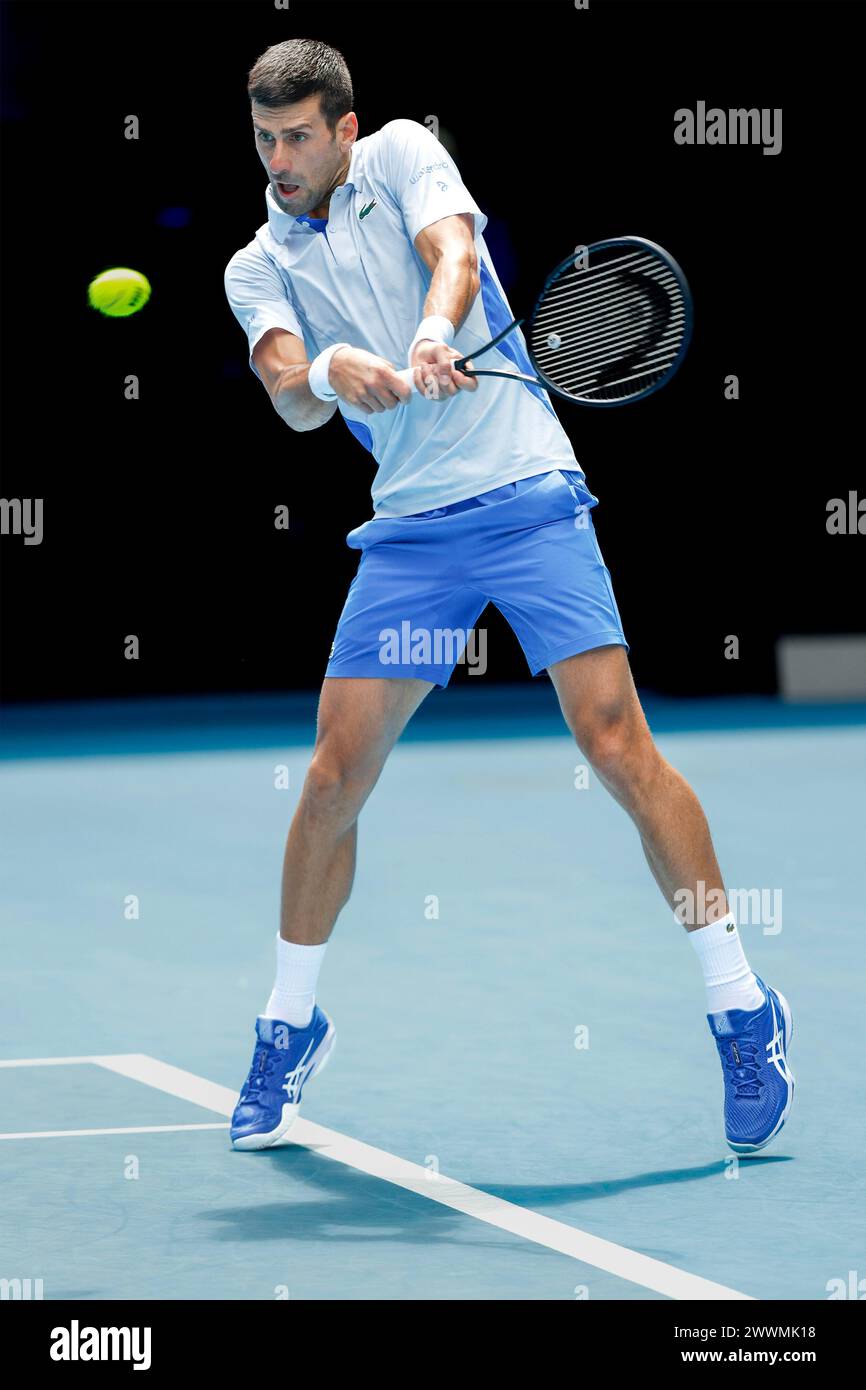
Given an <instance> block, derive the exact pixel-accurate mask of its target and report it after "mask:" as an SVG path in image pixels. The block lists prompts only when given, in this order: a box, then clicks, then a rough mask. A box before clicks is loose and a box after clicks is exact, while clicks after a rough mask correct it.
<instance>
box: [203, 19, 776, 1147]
mask: <svg viewBox="0 0 866 1390" xmlns="http://www.w3.org/2000/svg"><path fill="white" fill-rule="evenodd" d="M247 90H248V95H249V98H250V105H251V114H252V126H253V136H254V139H255V142H256V147H257V150H258V154H259V158H260V159H261V161H262V165H263V167H264V169H265V172H266V174H267V178H268V184H267V189H266V191H265V202H266V210H267V221H266V222H265V223H264V224H263V225H262V226H261V227H260V228H259V230H258V231H257V232H256V234H255V237H254V238H253V240H252V241H250V242H249V243H248V245H246V246H245V247H243V248H242V249H241V250H239V251H237V252H236V254H235V255H233V256H232V258H231V260H230V261H229V263H228V266H227V268H226V273H225V287H226V294H227V296H228V300H229V304H230V305H231V308H232V310H233V312H234V314H235V315H236V317H237V319H238V321H239V322H240V323H241V325H242V326H243V328H244V329H245V331H246V333H247V337H248V341H249V352H250V357H249V363H250V366H251V368H252V370H253V371H254V372H255V374H256V376H257V377H258V378H259V380H260V381H261V382H262V384H263V386H264V387H265V389H266V390H267V393H268V396H269V397H270V401H271V404H272V405H273V407H274V409H275V410H276V411H277V413H278V415H279V416H280V417H281V418H282V419H283V420H284V421H285V423H286V424H287V425H288V427H289V428H290V429H292V430H297V431H307V430H315V429H318V428H319V427H320V426H321V425H324V424H325V423H326V422H327V421H328V420H330V419H331V417H332V415H334V413H335V412H336V411H339V412H340V414H341V415H342V417H343V419H344V420H345V422H346V424H347V426H348V428H349V429H350V430H351V432H352V434H353V435H354V436H355V438H356V440H358V441H360V443H361V444H362V445H363V446H364V447H365V448H366V449H368V450H369V451H370V454H371V455H372V458H373V460H374V461H375V464H376V473H375V477H374V480H373V486H372V497H373V504H374V514H373V517H372V518H371V520H369V521H367V522H365V523H364V524H363V525H362V526H358V527H357V528H356V529H355V530H353V531H350V533H349V535H348V537H347V543H348V545H349V546H350V547H351V548H353V549H355V550H358V551H360V552H361V556H360V561H359V565H358V570H357V573H356V575H355V578H354V579H353V581H352V584H351V586H350V588H349V592H348V596H347V598H346V603H345V606H344V608H343V612H342V614H341V617H340V620H339V623H338V626H337V631H336V635H335V637H334V644H333V647H332V649H331V654H330V659H329V661H328V665H327V668H326V670H325V677H324V683H323V686H322V692H321V698H320V702H319V712H318V728H317V737H316V744H315V749H314V752H313V756H312V760H311V762H310V766H309V769H308V771H307V775H306V779H305V783H304V788H303V791H302V794H301V797H300V801H299V804H298V807H297V810H296V813H295V816H294V819H293V821H292V825H291V828H290V830H289V835H288V841H287V844H286V851H285V860H284V864H283V876H282V903H281V919H280V931H279V934H278V937H277V943H276V944H277V969H276V978H275V981H274V987H273V991H272V993H271V996H270V998H269V1000H268V1002H267V1005H266V1007H265V1009H264V1011H263V1012H262V1014H261V1015H260V1016H259V1018H258V1019H257V1020H256V1044H255V1051H254V1054H253V1061H252V1066H251V1068H250V1072H249V1075H248V1077H247V1079H246V1081H245V1083H244V1085H243V1088H242V1090H241V1094H240V1098H239V1101H238V1104H237V1108H236V1109H235V1112H234V1116H233V1119H232V1125H231V1139H232V1143H233V1144H234V1146H235V1147H236V1148H238V1149H262V1148H267V1147H268V1146H269V1145H272V1144H274V1143H275V1142H276V1141H277V1140H278V1139H280V1138H281V1136H283V1135H284V1134H285V1133H286V1131H287V1130H288V1129H289V1126H290V1125H291V1124H292V1121H293V1120H294V1118H295V1116H296V1115H297V1112H298V1106H299V1104H300V1101H301V1096H302V1092H303V1088H304V1086H305V1084H306V1082H307V1081H308V1080H309V1079H310V1077H312V1076H314V1075H315V1074H316V1073H317V1072H318V1071H320V1070H321V1069H322V1067H323V1066H324V1064H325V1062H326V1061H327V1059H328V1057H329V1055H330V1053H331V1051H332V1049H333V1046H334V1038H335V1031H334V1025H333V1023H332V1022H331V1020H330V1018H329V1017H328V1015H327V1014H325V1013H324V1012H323V1010H322V1009H321V1008H320V1007H319V1006H318V1005H317V1003H316V988H317V980H318V975H319V971H320V969H321V965H322V960H323V957H324V954H325V950H326V946H327V942H328V938H329V937H330V935H331V932H332V930H333V927H334V923H335V921H336V919H337V917H338V915H339V913H340V910H341V909H342V908H343V906H344V905H345V903H346V901H347V899H348V897H349V894H350V892H351V888H352V879H353V875H354V869H355V848H356V835H357V829H356V827H357V821H358V816H359V814H360V811H361V808H362V807H363V805H364V803H365V801H366V800H367V797H368V796H369V795H370V793H371V791H372V790H373V787H374V786H375V784H376V781H377V779H378V777H379V775H380V773H381V772H382V768H383V766H384V764H385V761H386V759H387V757H388V754H389V752H390V751H391V749H392V748H393V746H394V744H395V743H396V741H397V739H398V738H399V736H400V734H401V732H402V730H403V729H404V728H405V726H406V724H407V722H408V721H409V719H410V718H411V716H412V715H413V713H414V712H415V710H417V709H418V707H419V705H420V704H421V702H422V701H423V700H424V698H425V696H426V695H427V694H428V693H429V692H430V691H431V690H432V689H433V687H434V686H437V685H438V686H446V685H447V684H448V681H449V679H450V677H451V674H452V672H453V670H454V666H455V665H456V662H457V660H458V659H459V658H460V656H461V655H462V651H457V652H455V651H454V650H453V647H452V649H451V650H450V651H449V650H445V645H446V644H445V643H444V642H443V641H441V640H440V641H439V642H438V643H437V641H436V640H435V639H436V635H437V634H439V635H440V636H441V635H442V634H453V633H455V632H458V633H461V632H462V633H464V634H465V633H468V632H470V631H471V630H472V629H473V627H474V625H475V623H476V621H477V620H478V618H479V616H480V614H481V613H482V611H483V610H484V608H485V607H486V605H487V603H488V602H492V603H494V604H495V605H496V607H497V608H498V609H499V610H500V612H502V613H503V614H504V615H505V617H506V618H507V620H508V622H509V623H510V624H511V626H512V628H513V629H514V632H515V633H516V635H517V637H518V639H519V641H520V643H521V646H522V648H523V651H524V654H525V656H526V659H527V662H528V665H529V669H530V671H531V672H532V674H533V675H537V674H538V673H539V672H541V671H545V670H546V671H547V673H548V675H549V676H550V679H551V681H552V682H553V685H554V688H555V690H556V693H557V696H558V698H559V702H560V706H561V708H562V712H563V716H564V718H565V721H566V724H567V725H568V727H569V729H570V730H571V732H572V734H573V735H574V738H575V739H576V741H577V743H578V745H579V747H580V749H581V750H582V753H583V755H584V757H585V758H586V760H587V762H588V763H589V764H590V766H591V767H592V768H593V769H594V770H595V773H596V775H597V777H598V778H599V780H600V781H601V782H602V783H603V785H604V786H605V787H606V788H607V789H608V791H609V792H610V793H611V795H612V796H614V797H615V798H616V800H617V801H618V802H619V804H620V805H621V806H622V807H624V809H625V810H626V811H627V812H628V814H629V816H630V817H631V819H632V821H633V822H634V825H635V827H636V829H637V832H638V835H639V837H640V842H641V846H642V848H643V851H644V853H645V855H646V858H647V861H648V863H649V867H650V869H651V871H652V874H653V876H654V877H655V880H656V882H657V884H658V886H659V888H660V890H661V892H662V895H663V897H664V899H665V901H666V902H667V903H668V905H669V907H670V908H671V910H672V911H673V912H674V915H675V917H676V918H677V920H679V921H681V922H682V923H683V925H685V927H686V929H687V932H688V936H689V940H690V941H691V944H692V946H693V947H694V949H695V952H696V954H697V958H698V961H699V964H700V967H701V970H702V972H703V977H704V983H705V986H706V1004H707V1010H708V1014H707V1016H708V1020H709V1025H710V1031H711V1033H712V1035H713V1037H714V1039H715V1042H716V1045H717V1047H718V1052H719V1056H720V1057H721V1062H722V1070H723V1075H724V1125H725V1135H726V1138H727V1141H728V1144H729V1145H730V1147H731V1149H732V1150H734V1151H735V1152H736V1153H739V1154H752V1153H755V1152H757V1151H758V1150H760V1149H763V1148H764V1147H765V1146H766V1145H767V1144H768V1143H769V1142H770V1141H771V1140H772V1139H773V1138H774V1137H775V1136H776V1135H777V1134H778V1133H779V1131H780V1129H781V1128H782V1125H783V1124H784V1122H785V1120H786V1118H787V1115H788V1112H789V1110H790V1107H791V1101H792V1098H793V1089H794V1078H793V1076H792V1074H791V1071H790V1069H789V1067H788V1063H787V1049H788V1045H789V1043H790V1039H791V1013H790V1009H789V1007H788V1005H787V1003H786V1001H785V1000H784V999H783V997H782V996H781V995H780V994H778V993H777V992H776V991H775V990H773V989H771V988H770V987H769V986H768V985H765V984H764V982H763V980H761V979H760V978H759V977H758V976H756V975H755V974H753V972H752V970H751V969H750V967H749V964H748V962H747V960H746V956H745V953H744V951H743V945H742V942H741V940H740V936H739V932H738V930H737V924H736V921H735V918H734V914H733V913H732V912H731V911H730V910H729V904H728V901H727V898H726V895H725V889H724V885H723V882H722V876H721V872H720V869H719V866H718V863H717V861H716V856H715V853H714V850H713V845H712V841H711V838H710V833H709V828H708V825H707V820H706V817H705V815H704V813H703V811H702V809H701V806H700V804H699V802H698V800H697V798H696V796H695V794H694V792H693V791H692V790H691V788H690V787H689V786H688V784H687V783H686V781H685V780H684V779H683V777H682V776H681V775H680V773H678V772H677V771H676V770H675V769H674V768H673V767H672V766H671V765H670V764H669V763H668V762H666V761H665V759H664V758H663V757H662V756H661V754H660V753H659V751H658V749H657V748H656V747H655V744H654V742H653V739H652V736H651V734H650V731H649V728H648V726H647V723H646V719H645V718H644V714H643V711H642V709H641V706H640V704H639V701H638V697H637V694H636V692H635V688H634V683H633V681H632V677H631V672H630V669H629V663H628V643H627V642H626V639H625V636H624V635H623V628H622V623H621V621H620V615H619V611H618V609H617V605H616V601H615V598H614V594H613V589H612V587H611V580H610V574H609V572H608V570H607V568H606V567H605V564H604V560H603V558H602V555H601V552H600V550H599V546H598V542H597V540H596V536H595V530H594V527H593V522H592V517H591V514H590V512H591V508H593V507H594V506H596V504H597V502H598V498H597V497H596V496H594V494H593V493H592V492H591V491H590V490H589V488H588V487H587V484H586V479H585V475H584V473H583V470H582V469H581V468H580V466H579V464H578V462H577V460H576V458H575V455H574V451H573V450H572V447H571V444H570V443H569V440H568V437H567V435H566V433H565V431H564V430H563V428H562V426H561V425H560V423H559V420H558V418H557V416H556V414H555V412H554V410H553V407H552V405H551V402H550V398H549V395H548V393H547V392H546V391H544V390H543V389H542V388H541V387H540V386H536V385H533V384H526V383H521V382H514V381H506V380H501V379H498V378H485V379H484V380H483V381H479V380H478V379H476V378H472V377H469V376H466V375H465V374H463V373H461V372H458V371H457V370H456V369H454V368H453V367H452V363H453V362H454V361H455V360H456V359H457V358H459V357H462V356H464V355H467V354H471V352H472V351H473V349H475V350H477V349H479V348H481V347H482V346H484V345H485V344H487V343H489V342H490V340H491V339H492V338H493V337H495V335H496V333H497V332H498V331H499V330H500V329H501V328H503V327H505V325H506V324H508V323H510V322H511V320H512V319H513V314H512V312H511V309H510V308H509V306H508V303H507V301H506V298H505V295H504V293H503V290H502V286H501V285H500V283H499V279H498V277H497V274H496V270H495V269H494V266H493V262H492V261H491V258H490V254H489V252H488V250H487V247H486V245H485V242H484V237H483V232H484V228H485V225H486V222H487V219H486V217H485V215H484V213H483V212H482V211H481V209H480V208H479V207H478V205H477V203H476V202H475V200H474V198H472V197H471V195H470V194H469V192H468V191H467V189H466V187H465V185H464V183H463V180H462V179H461V176H460V173H459V170H458V169H457V166H456V165H455V163H454V160H453V159H452V158H451V156H450V155H449V153H448V151H447V150H446V149H445V147H444V146H443V145H442V144H441V143H440V142H439V140H438V139H436V137H435V136H434V135H433V134H432V132H431V131H430V130H428V129H427V128H426V126H424V125H422V124H420V123H418V122H416V121H413V120H404V119H400V120H393V121H389V122H388V123H387V124H386V125H384V126H383V127H382V128H381V130H378V131H375V132H373V133H371V134H369V135H365V136H361V137H360V138H359V134H358V119H357V116H356V114H355V112H354V111H353V110H352V104H353V90H352V81H351V77H350V74H349V70H348V68H347V66H346V63H345V61H344V59H343V57H342V55H341V54H340V53H339V52H337V51H336V50H335V49H334V48H331V47H329V46H327V45H326V44H324V43H320V42H318V41H313V40H308V39H291V40H287V41H286V42H283V43H278V44H275V45H274V46H273V47H271V48H268V49H267V50H266V52H265V53H264V54H263V55H262V56H261V57H260V58H259V59H258V61H257V62H256V63H255V65H254V67H253V68H252V70H251V71H250V73H249V78H248V87H247ZM491 357H495V359H496V361H495V362H491V361H490V358H491ZM486 362H487V363H488V364H489V365H491V366H494V365H499V366H501V367H503V368H504V369H505V370H510V369H513V368H514V367H516V368H517V369H518V370H520V371H523V372H526V373H528V374H529V373H531V371H532V368H531V365H530V362H529V359H528V356H527V353H526V345H525V341H524V339H523V336H522V334H521V333H520V332H519V331H515V332H514V333H512V334H511V335H509V336H508V337H507V338H505V339H503V341H502V342H501V343H500V344H499V346H498V347H497V348H495V349H491V352H490V353H489V354H487V358H486ZM406 366H409V367H411V368H413V369H414V382H413V385H411V386H410V385H408V384H407V383H406V382H404V381H403V380H401V379H400V377H398V375H397V371H398V370H400V369H402V368H404V367H406ZM330 471H331V470H330V465H329V466H328V473H329V474H330ZM407 621H408V623H409V625H410V626H409V628H408V629H405V628H404V627H403V624H404V623H406V622H407ZM403 631H409V632H411V634H412V635H413V638H414V636H415V634H422V635H425V636H426V638H427V640H426V641H423V640H422V641H420V642H418V643H417V647H416V645H415V644H414V643H413V647H412V650H398V651H397V652H396V653H395V651H394V648H393V644H392V643H389V645H388V650H387V653H386V651H385V648H384V643H383V637H384V635H385V634H386V633H394V632H397V633H401V632H403ZM415 656H418V658H419V659H418V660H415V659H414V658H415ZM684 904H685V910H684ZM689 904H693V905H694V906H693V910H689Z"/></svg>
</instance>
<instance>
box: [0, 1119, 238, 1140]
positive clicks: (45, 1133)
mask: <svg viewBox="0 0 866 1390" xmlns="http://www.w3.org/2000/svg"><path fill="white" fill-rule="evenodd" d="M179 1129H231V1125H229V1124H226V1123H225V1122H224V1121H222V1120H219V1121H217V1123H216V1124H206V1125H126V1126H124V1128H123V1129H31V1130H21V1132H20V1133H19V1134H0V1139H77V1138H79V1137H80V1136H81V1135H82V1134H173V1133H175V1131H176V1130H179Z"/></svg>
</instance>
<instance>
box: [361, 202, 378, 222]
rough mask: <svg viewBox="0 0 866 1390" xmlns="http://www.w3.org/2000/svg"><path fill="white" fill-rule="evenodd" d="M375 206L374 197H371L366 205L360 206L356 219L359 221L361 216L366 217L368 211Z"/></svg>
mask: <svg viewBox="0 0 866 1390" xmlns="http://www.w3.org/2000/svg"><path fill="white" fill-rule="evenodd" d="M375 206H376V199H375V198H371V199H370V201H369V203H368V204H367V206H366V207H363V208H361V211H360V212H359V213H358V221H359V222H360V221H361V219H362V218H363V217H366V216H367V213H368V212H372V211H373V209H374V207H375Z"/></svg>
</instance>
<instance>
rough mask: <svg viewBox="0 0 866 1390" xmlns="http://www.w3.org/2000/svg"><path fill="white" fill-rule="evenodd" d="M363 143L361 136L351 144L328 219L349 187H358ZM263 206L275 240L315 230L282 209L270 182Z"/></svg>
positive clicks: (333, 195)
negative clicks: (346, 163)
mask: <svg viewBox="0 0 866 1390" xmlns="http://www.w3.org/2000/svg"><path fill="white" fill-rule="evenodd" d="M363 143H364V140H363V138H361V139H359V140H356V141H355V143H354V144H353V145H352V153H351V154H350V156H349V168H348V171H347V173H346V178H345V181H344V182H343V183H341V184H338V185H337V187H336V188H335V189H334V191H333V193H332V194H331V202H330V206H329V208H328V213H329V218H328V220H329V221H330V217H331V216H332V215H333V213H334V212H335V211H336V209H337V206H338V205H339V203H340V202H341V201H342V200H343V199H344V198H346V197H348V196H349V193H350V190H351V189H353V188H356V187H358V186H359V184H360V180H361V172H362V164H363V150H362V148H361V146H362V145H363ZM265 206H266V208H267V214H268V225H269V227H270V229H271V231H272V232H273V234H274V236H275V237H276V239H277V241H285V240H286V239H287V238H288V237H289V236H291V235H292V233H295V232H301V233H308V232H314V231H315V228H314V227H311V226H310V224H309V222H302V221H301V220H300V219H299V218H297V217H293V216H292V214H291V213H290V212H283V209H282V208H281V207H279V206H278V204H277V201H276V199H275V197H274V194H273V189H272V188H271V185H270V183H268V186H267V188H266V189H265Z"/></svg>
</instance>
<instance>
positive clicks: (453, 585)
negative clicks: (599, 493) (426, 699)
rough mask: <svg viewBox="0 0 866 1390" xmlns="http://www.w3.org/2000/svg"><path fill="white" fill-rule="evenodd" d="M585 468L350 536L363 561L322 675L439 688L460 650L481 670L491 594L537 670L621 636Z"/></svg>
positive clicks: (374, 523)
mask: <svg viewBox="0 0 866 1390" xmlns="http://www.w3.org/2000/svg"><path fill="white" fill-rule="evenodd" d="M597 502H598V498H597V497H595V496H593V494H592V493H591V492H590V491H589V488H588V487H587V486H586V483H585V481H584V478H583V475H582V473H580V472H564V471H561V470H559V469H554V470H552V471H550V472H547V473H540V474H537V475H536V476H535V477H533V478H523V479H521V480H520V481H519V482H516V483H506V484H505V486H504V487H497V488H494V489H493V490H492V491H491V492H484V493H482V494H481V495H480V496H478V497H470V498H468V499H467V500H466V501H464V502H455V503H453V504H452V505H451V506H449V507H438V508H434V509H433V510H432V511H428V512H417V513H416V514H415V515H414V516H400V517H374V518H373V519H372V520H371V521H367V522H365V523H364V525H363V526H358V527H356V529H355V530H354V531H350V532H349V534H348V536H347V537H346V543H347V544H348V545H349V546H351V547H352V549H354V550H360V551H361V552H362V554H361V563H360V564H359V566H358V572H357V574H356V575H355V578H354V579H353V580H352V583H351V585H350V588H349V592H348V595H347V597H346V603H345V606H344V608H343V612H342V614H341V615H340V621H339V624H338V626H337V632H336V635H335V637H334V645H333V647H332V648H331V655H330V659H329V661H328V666H327V670H326V671H325V675H326V676H344V677H345V676H361V677H368V678H372V677H379V678H382V677H385V678H386V679H387V678H389V677H391V678H395V677H397V678H404V677H407V676H408V677H414V678H415V679H418V680H426V681H432V682H433V683H434V684H435V685H440V686H445V685H447V684H448V681H449V680H450V679H451V675H452V673H453V671H454V667H455V666H456V664H457V662H458V661H460V660H462V661H464V662H465V664H466V665H467V667H468V670H469V673H470V674H479V675H480V674H483V669H484V667H485V666H486V632H484V630H483V629H479V630H475V624H476V622H477V620H478V618H479V616H480V614H481V613H482V612H483V611H484V609H485V608H486V606H487V604H488V603H492V604H494V605H495V606H496V607H497V608H498V609H499V611H500V613H502V615H503V616H504V617H505V618H506V620H507V621H508V623H510V625H511V627H512V628H513V629H514V632H515V633H516V635H517V638H518V640H519V642H520V645H521V647H522V648H523V652H524V655H525V657H526V660H527V662H528V663H529V669H530V671H531V672H532V674H533V676H536V675H538V673H539V672H540V671H543V670H545V669H546V668H547V667H548V666H550V665H552V664H553V662H555V661H561V660H562V659H563V658H564V657H567V656H574V655H575V653H577V652H585V651H589V650H590V649H591V648H592V647H604V646H610V645H612V644H613V645H617V646H623V647H625V648H626V650H628V643H627V642H626V640H625V637H624V636H623V630H622V622H621V620H620V616H619V610H618V608H617V606H616V600H615V599H614V596H613V588H612V586H611V582H610V574H609V572H608V570H607V568H606V567H605V563H604V560H603V559H602V555H601V551H600V550H599V546H598V541H597V539H596V535H595V527H594V526H593V523H592V517H591V515H590V509H591V508H592V507H594V506H595V505H596V504H597Z"/></svg>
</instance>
